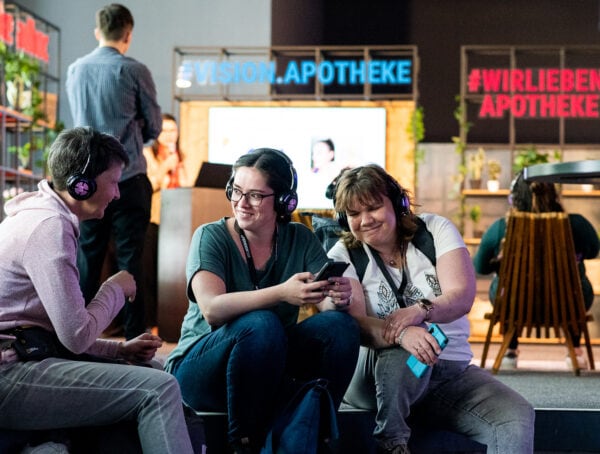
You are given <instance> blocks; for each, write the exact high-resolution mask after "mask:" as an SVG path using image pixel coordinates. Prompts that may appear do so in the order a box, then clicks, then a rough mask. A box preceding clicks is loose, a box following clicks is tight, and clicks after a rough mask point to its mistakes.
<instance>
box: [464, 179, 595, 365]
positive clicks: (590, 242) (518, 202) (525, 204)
mask: <svg viewBox="0 0 600 454" xmlns="http://www.w3.org/2000/svg"><path fill="white" fill-rule="evenodd" d="M509 203H510V204H511V205H512V208H513V209H515V210H517V211H524V212H530V213H547V212H557V211H560V212H564V211H565V210H564V209H563V207H562V205H561V204H560V200H559V196H558V193H557V192H556V187H555V186H554V184H553V183H542V182H532V183H527V182H526V181H525V180H524V179H523V173H522V172H519V173H518V174H517V176H516V177H515V179H514V180H513V182H512V184H511V186H510V195H509ZM569 223H570V224H571V231H572V233H573V242H574V243H575V252H576V253H577V264H578V268H579V276H580V277H581V287H582V289H583V298H584V304H585V308H586V310H589V309H590V307H591V306H592V303H593V302H594V289H593V288H592V284H591V283H590V281H589V279H588V277H587V276H586V274H585V264H584V262H583V261H584V260H585V259H593V258H594V257H596V256H597V255H598V252H599V251H600V240H598V233H597V232H596V230H595V229H594V227H593V226H592V224H590V222H589V221H588V220H587V219H586V218H584V217H583V216H581V215H580V214H569ZM505 233H506V218H505V217H503V218H500V219H497V220H496V221H495V222H494V223H493V224H492V225H491V226H490V227H489V228H488V229H487V231H486V232H485V233H484V235H483V237H482V238H481V244H480V245H479V247H478V249H477V253H476V254H475V257H474V258H473V264H474V266H475V271H476V272H477V273H479V274H491V273H495V276H494V278H493V280H492V283H491V284H490V289H489V295H490V301H491V302H492V304H494V300H495V299H496V290H497V287H498V274H497V273H498V271H499V270H500V259H501V255H502V243H503V240H504V235H505ZM571 337H572V338H573V344H574V346H575V353H576V355H577V362H578V363H579V367H580V368H581V369H587V367H588V364H587V360H586V358H585V356H584V354H583V350H582V348H581V333H575V332H573V331H571ZM518 347H519V339H518V336H515V337H514V338H513V339H511V341H510V344H509V345H508V350H507V352H506V354H505V356H504V358H502V366H501V367H502V368H505V369H516V367H517V360H518V357H519V350H518ZM566 361H567V364H568V366H569V368H570V367H572V364H571V359H570V358H568V357H567V358H566Z"/></svg>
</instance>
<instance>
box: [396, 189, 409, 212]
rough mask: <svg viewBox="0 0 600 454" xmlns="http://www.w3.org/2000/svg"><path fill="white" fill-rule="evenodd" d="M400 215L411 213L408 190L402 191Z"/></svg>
mask: <svg viewBox="0 0 600 454" xmlns="http://www.w3.org/2000/svg"><path fill="white" fill-rule="evenodd" d="M399 213H400V216H406V215H407V214H409V213H410V200H409V198H408V195H407V194H406V192H403V193H402V196H401V197H400V207H399Z"/></svg>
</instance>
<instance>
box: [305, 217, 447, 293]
mask: <svg viewBox="0 0 600 454" xmlns="http://www.w3.org/2000/svg"><path fill="white" fill-rule="evenodd" d="M301 214H302V215H304V216H311V217H312V227H313V231H314V233H315V235H316V236H317V238H319V241H321V244H322V245H323V248H324V249H325V250H326V251H329V249H331V248H332V247H333V245H334V244H335V243H337V241H338V240H339V239H340V235H341V233H342V232H343V229H342V228H341V227H340V225H339V224H338V222H337V220H335V219H333V218H328V217H323V216H319V215H317V214H314V213H301ZM415 221H416V223H417V231H416V232H415V235H414V236H413V238H412V240H411V243H412V244H413V245H414V246H415V247H416V248H417V249H418V250H420V251H421V252H422V253H423V254H425V257H427V258H428V259H429V261H430V262H431V264H432V265H433V266H435V264H436V259H435V244H434V242H433V235H432V234H431V232H430V231H429V230H427V227H426V226H425V222H424V221H423V219H421V218H420V217H415ZM348 253H349V254H350V260H351V261H352V264H353V265H354V268H355V269H356V273H357V274H358V279H359V281H361V282H362V279H363V276H364V275H365V270H366V269H367V264H368V263H369V257H368V256H367V253H366V252H365V250H364V249H363V248H362V247H359V248H354V249H348Z"/></svg>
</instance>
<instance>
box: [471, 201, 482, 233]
mask: <svg viewBox="0 0 600 454" xmlns="http://www.w3.org/2000/svg"><path fill="white" fill-rule="evenodd" d="M469 218H471V223H472V226H473V237H474V238H481V236H482V235H483V231H482V230H481V229H480V228H479V221H481V207H480V206H479V205H473V206H472V207H471V209H470V210H469Z"/></svg>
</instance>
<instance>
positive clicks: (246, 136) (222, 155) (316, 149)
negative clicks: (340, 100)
mask: <svg viewBox="0 0 600 454" xmlns="http://www.w3.org/2000/svg"><path fill="white" fill-rule="evenodd" d="M208 130H209V133H208V159H209V161H210V162H218V163H226V164H231V163H233V162H235V161H236V160H237V158H238V157H239V156H240V155H242V154H243V153H246V152H248V151H250V150H251V149H253V148H260V147H269V148H277V149H279V150H282V151H283V152H284V153H286V154H287V155H288V156H289V157H290V159H291V160H292V162H293V163H294V167H295V168H296V171H297V172H298V207H299V208H302V209H311V208H316V209H328V208H332V202H331V200H329V199H327V198H326V197H325V191H326V189H327V186H328V185H329V183H331V181H332V180H333V179H334V178H335V177H336V176H337V175H338V174H339V172H340V170H341V169H343V168H344V167H356V166H358V165H363V164H369V163H375V164H379V165H381V166H382V167H385V151H386V143H385V135H386V111H385V108H382V107H211V108H210V110H209V126H208Z"/></svg>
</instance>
